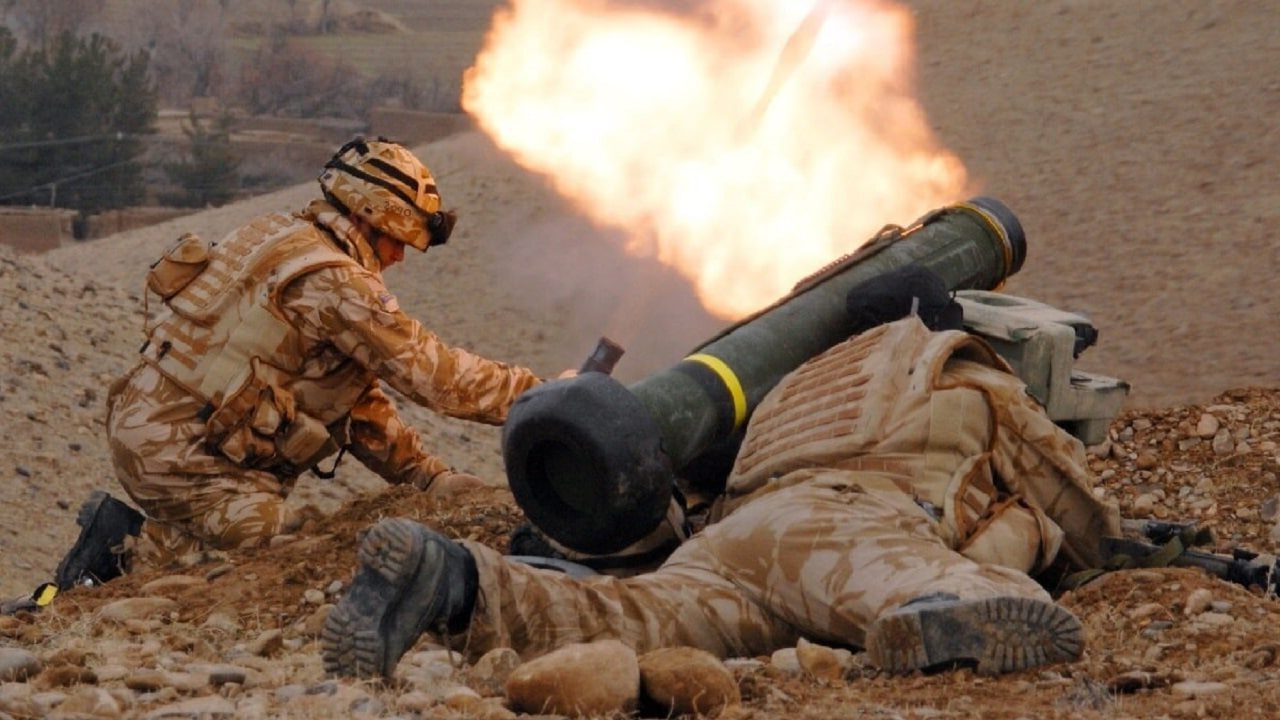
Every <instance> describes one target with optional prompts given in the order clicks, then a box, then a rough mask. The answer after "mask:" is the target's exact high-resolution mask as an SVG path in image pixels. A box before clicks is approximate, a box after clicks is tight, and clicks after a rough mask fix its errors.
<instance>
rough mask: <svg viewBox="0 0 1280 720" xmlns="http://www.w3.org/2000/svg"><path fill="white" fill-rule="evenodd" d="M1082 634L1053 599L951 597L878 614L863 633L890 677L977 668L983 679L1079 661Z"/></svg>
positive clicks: (918, 601)
mask: <svg viewBox="0 0 1280 720" xmlns="http://www.w3.org/2000/svg"><path fill="white" fill-rule="evenodd" d="M1083 651H1084V631H1083V628H1082V627H1081V626H1080V621H1079V620H1078V619H1076V616H1075V615H1073V614H1071V611H1069V610H1067V609H1066V608H1064V607H1062V606H1061V605H1058V604H1057V603H1055V602H1052V601H1050V600H1038V599H1035V598H1026V597H993V598H982V599H979V600H961V599H959V597H958V596H956V595H952V594H949V593H938V594H935V595H928V596H925V597H921V598H917V599H915V600H912V601H911V602H908V603H906V604H904V605H901V606H899V607H898V608H895V609H894V610H891V611H889V612H887V613H885V614H884V615H881V616H880V617H879V618H877V619H876V621H875V622H874V623H872V625H871V629H870V630H868V631H867V654H868V656H869V657H870V659H871V661H872V662H873V663H874V664H875V665H877V666H879V667H880V668H881V669H884V670H887V671H889V672H895V673H905V672H910V671H912V670H936V669H943V668H948V667H954V666H976V669H977V672H978V673H979V674H981V675H997V674H999V673H1006V672H1013V671H1017V670H1026V669H1027V668H1032V667H1036V666H1037V665H1046V664H1049V663H1056V662H1067V661H1071V660H1077V659H1079V657H1080V654H1081V653H1082V652H1083Z"/></svg>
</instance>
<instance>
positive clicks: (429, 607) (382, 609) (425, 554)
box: [320, 518, 479, 677]
mask: <svg viewBox="0 0 1280 720" xmlns="http://www.w3.org/2000/svg"><path fill="white" fill-rule="evenodd" d="M478 588H479V573H478V572H477V570H476V562H475V558H473V557H471V553H469V552H467V550H466V549H465V548H463V547H462V546H461V545H458V544H457V543H455V542H453V541H451V540H449V539H448V538H446V537H444V536H443V535H440V534H439V533H436V532H433V531H431V530H428V529H427V528H426V527H423V526H422V525H420V524H418V523H416V522H413V521H412V520H406V519H403V518H396V519H389V520H382V521H380V522H379V523H378V524H377V525H374V526H373V528H372V529H370V530H369V532H368V533H367V534H366V535H365V538H364V540H363V541H361V543H360V551H359V566H358V567H357V569H356V576H355V580H353V581H352V583H351V587H350V588H349V589H348V590H347V593H346V595H344V596H343V598H342V600H341V601H340V602H339V603H338V604H337V606H336V607H334V608H333V610H331V611H330V612H329V616H328V618H326V619H325V623H324V629H323V631H322V632H321V635H320V644H321V649H322V651H323V655H324V669H325V671H326V672H328V673H330V674H335V675H345V676H353V677H370V676H376V675H381V676H383V677H391V673H392V671H394V670H395V667H396V663H398V662H400V657H401V656H402V655H404V653H405V652H406V651H407V650H408V649H409V648H411V647H413V644H414V643H415V642H417V640H418V638H419V637H421V635H422V633H424V632H427V631H431V632H434V633H438V634H444V633H456V632H461V631H462V630H465V629H466V627H467V624H468V623H469V622H470V620H471V612H472V610H473V609H474V607H475V599H476V593H477V590H478Z"/></svg>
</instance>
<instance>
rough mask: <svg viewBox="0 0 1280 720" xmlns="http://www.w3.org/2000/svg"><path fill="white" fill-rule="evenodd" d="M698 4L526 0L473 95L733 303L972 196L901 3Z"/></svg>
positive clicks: (718, 303)
mask: <svg viewBox="0 0 1280 720" xmlns="http://www.w3.org/2000/svg"><path fill="white" fill-rule="evenodd" d="M681 5H683V6H685V7H686V8H687V7H689V6H690V5H691V4H690V3H681ZM692 5H693V6H696V7H697V12H696V14H694V13H690V12H689V11H688V10H686V11H685V12H684V14H683V15H681V14H672V13H667V12H663V11H661V10H658V9H654V8H653V7H652V6H653V3H652V2H650V3H649V6H648V7H642V6H641V5H640V4H639V3H637V2H635V1H634V0H632V1H631V2H619V1H618V0H614V1H613V2H608V1H605V0H514V2H513V3H512V5H511V6H510V7H508V8H505V9H503V10H500V11H499V12H498V13H497V14H496V15H495V18H494V25H493V28H492V29H491V30H490V33H489V36H488V38H487V40H486V44H485V48H484V49H483V50H482V51H481V53H480V55H479V56H478V57H477V60H476V64H475V66H474V67H472V68H471V69H470V70H468V72H467V75H466V78H465V85H464V91H463V105H464V107H465V108H466V110H467V111H468V112H469V113H471V114H472V115H473V116H474V117H475V118H476V120H477V122H478V123H479V124H480V126H481V127H482V128H484V129H485V131H486V132H488V133H489V134H490V135H492V136H493V137H494V139H495V141H496V142H497V143H498V144H499V146H501V147H503V148H504V149H505V150H506V151H507V152H509V153H511V154H512V155H513V157H515V158H516V160H517V161H518V162H520V163H521V164H523V165H524V166H526V167H527V168H529V169H531V170H533V171H535V172H539V173H544V174H546V175H548V176H550V178H551V180H552V181H553V182H554V184H555V186H556V188H557V189H558V190H559V191H560V192H561V193H563V194H564V195H566V196H567V197H568V198H570V199H571V200H572V201H573V202H574V203H575V204H577V205H578V206H579V207H580V208H581V209H582V210H583V211H584V212H586V213H587V214H588V215H590V216H591V217H592V218H593V219H594V220H596V221H597V222H600V223H603V224H607V225H613V226H617V227H621V228H624V229H626V231H627V233H628V236H629V238H630V239H629V244H628V251H629V252H631V253H633V254H637V255H652V256H656V257H657V258H658V259H659V260H661V261H662V262H664V263H666V264H668V265H672V266H674V267H676V268H678V269H679V270H680V271H681V272H682V273H683V274H684V275H685V276H687V277H688V278H689V279H690V280H691V282H692V283H693V284H694V286H695V289H696V291H697V293H698V295H699V297H700V298H701V299H702V301H703V303H704V304H705V305H706V307H707V308H708V309H709V310H710V311H712V312H714V313H716V314H718V315H721V316H723V317H727V318H736V317H740V316H743V315H746V314H748V313H750V312H752V311H755V310H757V309H759V308H760V307H762V306H764V305H766V304H768V303H769V302H772V301H773V300H775V299H777V298H779V297H781V296H783V295H785V294H786V293H787V292H788V291H789V290H790V288H791V287H792V285H794V284H795V282H796V281H798V280H800V279H801V278H803V277H804V276H806V275H808V274H809V273H811V272H813V271H814V270H817V269H818V268H820V267H822V266H823V265H825V264H826V263H828V262H830V261H831V260H833V259H835V258H837V257H839V256H841V255H844V254H845V253H848V252H851V251H853V250H855V249H856V248H857V247H858V246H859V245H861V244H863V243H864V242H866V240H867V239H868V238H869V237H870V236H871V235H872V234H873V233H874V232H875V231H876V230H878V229H879V228H880V227H881V226H883V225H884V224H885V223H887V222H897V223H903V224H905V223H907V222H909V221H911V220H914V219H915V218H916V217H918V216H919V215H921V214H922V213H924V212H925V211H927V210H929V209H930V208H933V207H937V206H939V205H945V204H947V203H950V202H954V201H955V200H956V199H957V198H958V196H960V195H961V194H962V193H963V192H964V190H965V182H966V181H965V172H964V168H963V166H962V165H961V163H960V162H959V161H958V160H957V159H956V158H955V157H954V156H953V155H951V154H949V153H948V152H946V151H945V150H943V149H942V148H941V147H939V145H938V143H937V142H936V141H935V140H934V138H933V136H932V133H931V132H930V131H929V127H928V124H927V122H926V120H925V117H924V113H923V112H922V110H921V108H920V106H919V105H918V103H917V102H916V101H915V99H914V98H913V96H912V93H911V83H910V74H911V63H912V45H911V32H912V23H911V18H910V15H909V14H908V12H907V11H906V10H904V9H902V8H900V7H897V6H895V5H892V4H889V3H887V2H883V1H882V0H817V2H816V4H813V5H810V4H808V3H801V2H797V0H715V1H714V2H711V1H709V0H708V1H707V2H703V3H701V4H696V3H694V4H692Z"/></svg>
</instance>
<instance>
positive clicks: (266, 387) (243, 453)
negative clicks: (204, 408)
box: [206, 358, 297, 468]
mask: <svg viewBox="0 0 1280 720" xmlns="http://www.w3.org/2000/svg"><path fill="white" fill-rule="evenodd" d="M268 373H269V371H268V369H267V368H266V367H265V364H264V363H262V362H261V361H259V360H258V359H257V358H253V359H252V360H251V361H250V371H249V372H246V373H245V374H244V376H243V379H242V380H241V381H240V382H239V383H235V384H233V387H232V389H231V391H230V392H229V393H228V394H227V396H226V397H225V398H224V399H223V400H222V402H221V404H220V405H219V406H218V408H217V409H216V410H215V411H214V412H213V413H212V414H211V415H210V416H209V420H208V422H207V425H206V427H207V430H206V438H207V440H208V443H209V445H210V447H212V448H214V449H216V450H217V451H218V452H220V453H222V455H224V456H225V457H226V458H227V459H228V460H231V461H232V462H234V463H236V464H237V465H241V466H243V467H252V468H269V467H272V466H273V465H277V464H278V463H279V461H280V453H279V451H278V449H277V444H276V437H277V436H278V435H279V434H280V432H281V430H282V429H283V428H288V427H292V425H293V424H294V419H295V416H296V415H297V412H296V409H295V406H294V401H293V396H292V395H290V394H289V393H288V392H287V391H285V390H282V389H281V388H280V387H278V386H277V385H276V384H274V383H272V382H271V381H270V380H268V379H267V375H268Z"/></svg>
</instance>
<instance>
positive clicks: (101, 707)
mask: <svg viewBox="0 0 1280 720" xmlns="http://www.w3.org/2000/svg"><path fill="white" fill-rule="evenodd" d="M125 707H126V706H125V705H124V703H121V702H120V701H119V700H118V699H117V698H116V697H115V696H114V695H112V694H111V693H110V692H108V691H107V690H104V689H102V688H94V687H88V688H81V689H80V690H78V691H76V692H75V693H74V694H72V695H71V696H70V697H68V698H67V699H66V700H65V701H64V702H63V703H62V704H61V705H59V706H58V710H57V712H58V715H59V716H60V717H92V718H104V719H107V720H110V719H111V718H118V717H120V716H121V715H123V714H124V711H125Z"/></svg>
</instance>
